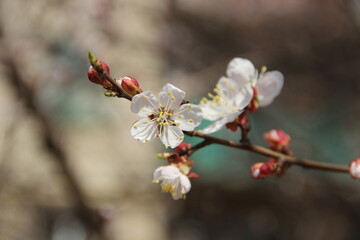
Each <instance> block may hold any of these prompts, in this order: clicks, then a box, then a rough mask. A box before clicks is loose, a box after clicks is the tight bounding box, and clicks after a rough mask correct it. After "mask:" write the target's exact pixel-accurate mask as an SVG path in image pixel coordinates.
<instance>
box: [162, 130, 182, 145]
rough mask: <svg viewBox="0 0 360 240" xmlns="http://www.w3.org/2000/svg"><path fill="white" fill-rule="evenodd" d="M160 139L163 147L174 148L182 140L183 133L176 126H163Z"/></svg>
mask: <svg viewBox="0 0 360 240" xmlns="http://www.w3.org/2000/svg"><path fill="white" fill-rule="evenodd" d="M160 139H161V141H162V142H163V144H164V145H165V146H169V147H171V148H175V147H177V146H178V145H179V144H180V143H181V142H182V141H183V140H184V133H183V132H182V131H181V130H180V128H179V127H177V126H168V125H165V126H164V128H163V130H162V131H161V136H160Z"/></svg>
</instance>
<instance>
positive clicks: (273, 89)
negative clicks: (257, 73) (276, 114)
mask: <svg viewBox="0 0 360 240" xmlns="http://www.w3.org/2000/svg"><path fill="white" fill-rule="evenodd" d="M283 85H284V75H283V74H282V73H281V72H279V71H271V72H267V73H265V74H264V76H263V77H262V78H260V79H259V80H258V82H257V84H256V88H257V90H258V98H259V102H260V106H261V107H265V106H267V105H269V104H270V103H272V101H273V100H274V98H275V97H277V96H278V95H279V94H280V92H281V89H282V87H283Z"/></svg>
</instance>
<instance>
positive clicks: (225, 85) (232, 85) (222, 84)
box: [217, 77, 240, 100]
mask: <svg viewBox="0 0 360 240" xmlns="http://www.w3.org/2000/svg"><path fill="white" fill-rule="evenodd" d="M217 86H219V90H220V92H221V93H220V95H221V94H223V95H225V96H226V97H227V98H229V99H231V100H234V99H235V96H236V94H237V93H238V92H239V90H240V85H239V84H238V83H237V82H236V81H235V80H233V79H231V78H227V77H221V78H220V79H219V81H218V82H217Z"/></svg>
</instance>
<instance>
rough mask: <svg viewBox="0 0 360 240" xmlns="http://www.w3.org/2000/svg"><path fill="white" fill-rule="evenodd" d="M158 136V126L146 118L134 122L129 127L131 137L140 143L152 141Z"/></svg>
mask: <svg viewBox="0 0 360 240" xmlns="http://www.w3.org/2000/svg"><path fill="white" fill-rule="evenodd" d="M157 134H158V124H157V122H155V121H150V120H149V119H147V118H142V119H140V120H139V121H137V122H135V123H134V124H133V125H132V127H131V135H132V136H133V137H134V138H136V139H138V140H140V141H142V142H147V141H150V140H152V139H154V138H155V137H156V136H157Z"/></svg>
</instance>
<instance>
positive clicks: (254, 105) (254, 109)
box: [248, 87, 260, 112]
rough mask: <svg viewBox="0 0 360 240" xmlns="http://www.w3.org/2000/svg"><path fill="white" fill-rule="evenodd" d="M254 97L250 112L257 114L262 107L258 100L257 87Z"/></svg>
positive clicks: (254, 89)
mask: <svg viewBox="0 0 360 240" xmlns="http://www.w3.org/2000/svg"><path fill="white" fill-rule="evenodd" d="M253 91H254V93H253V97H252V100H251V102H250V104H249V107H248V108H249V112H255V111H256V110H257V109H258V108H259V107H260V103H259V99H258V93H257V89H256V87H253Z"/></svg>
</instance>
